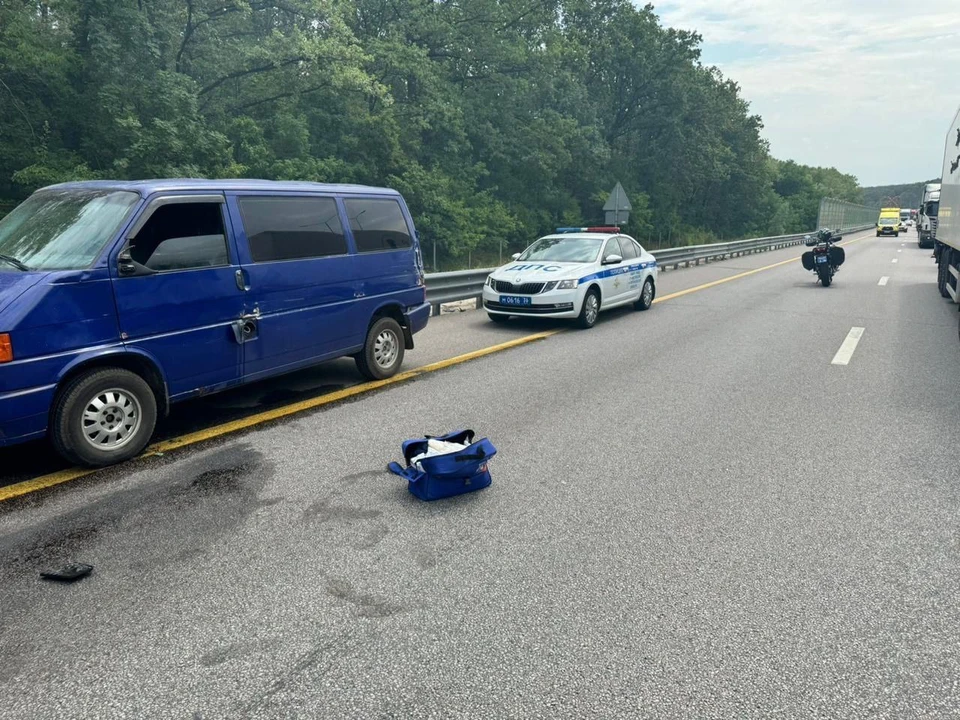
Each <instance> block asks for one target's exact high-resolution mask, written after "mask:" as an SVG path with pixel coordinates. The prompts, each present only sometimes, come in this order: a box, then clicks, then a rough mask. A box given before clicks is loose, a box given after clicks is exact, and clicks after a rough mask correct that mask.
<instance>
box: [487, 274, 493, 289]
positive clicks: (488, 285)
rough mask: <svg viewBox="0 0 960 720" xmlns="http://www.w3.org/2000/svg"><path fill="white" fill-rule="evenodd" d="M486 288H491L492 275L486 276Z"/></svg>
mask: <svg viewBox="0 0 960 720" xmlns="http://www.w3.org/2000/svg"><path fill="white" fill-rule="evenodd" d="M486 286H487V287H493V275H487V282H486Z"/></svg>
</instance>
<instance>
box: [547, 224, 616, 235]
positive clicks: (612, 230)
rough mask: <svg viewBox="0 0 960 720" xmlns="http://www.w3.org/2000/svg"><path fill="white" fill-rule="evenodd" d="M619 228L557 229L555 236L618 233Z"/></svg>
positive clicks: (607, 226)
mask: <svg viewBox="0 0 960 720" xmlns="http://www.w3.org/2000/svg"><path fill="white" fill-rule="evenodd" d="M618 232H620V228H618V227H614V226H612V225H600V226H597V227H577V228H575V227H562V228H557V234H562V233H618Z"/></svg>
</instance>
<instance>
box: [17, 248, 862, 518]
mask: <svg viewBox="0 0 960 720" xmlns="http://www.w3.org/2000/svg"><path fill="white" fill-rule="evenodd" d="M867 237H869V236H864V237H861V238H856V239H855V240H848V241H846V242H842V243H840V244H841V245H850V244H852V243H855V242H859V241H860V240H864V239H866V238H867ZM797 260H799V258H791V259H789V260H783V261H781V262H778V263H774V264H772V265H766V266H764V267H761V268H756V269H755V270H748V271H746V272H742V273H739V274H737V275H731V276H730V277H726V278H721V279H720V280H714V281H713V282H708V283H704V284H703V285H697V286H696V287H692V288H688V289H686V290H680V291H679V292H675V293H671V294H669V295H664V296H662V297H658V298H657V299H656V300H654V302H655V303H657V302H665V301H667V300H672V299H673V298H678V297H683V296H684V295H689V294H691V293H695V292H700V291H701V290H706V289H707V288H712V287H716V286H717V285H722V284H723V283H727V282H731V281H733V280H739V279H740V278H745V277H748V276H750V275H756V274H757V273H759V272H763V271H764V270H770V269H772V268H776V267H780V266H781V265H787V264H789V263H792V262H796V261H797ZM560 332H562V330H548V331H545V332H540V333H534V334H532V335H525V336H523V337H521V338H517V339H515V340H510V341H508V342H504V343H500V344H499V345H491V346H490V347H486V348H483V349H481V350H474V351H473V352H468V353H465V354H463V355H457V356H456V357H452V358H448V359H446V360H440V361H438V362H435V363H430V364H429V365H424V366H422V367H419V368H415V369H413V370H408V371H406V372H402V373H399V374H397V375H394V376H393V377H392V378H388V379H386V380H376V381H374V382H367V383H362V384H360V385H354V386H352V387H348V388H344V389H343V390H337V391H336V392H332V393H328V394H326V395H321V396H320V397H316V398H312V399H310V400H303V401H301V402H298V403H293V404H292V405H285V406H283V407H280V408H276V409H274V410H267V411H265V412H262V413H257V414H256V415H250V416H248V417H245V418H241V419H239V420H233V421H232V422H228V423H224V424H222V425H216V426H214V427H211V428H206V429H205V430H198V431H197V432H193V433H189V434H187V435H182V436H180V437H177V438H172V439H170V440H162V441H161V442H158V443H155V444H153V445H151V446H150V447H148V448H147V449H146V450H145V451H144V453H143V455H141V457H147V456H150V455H156V454H158V453H165V452H169V451H171V450H176V449H178V448H182V447H187V446H189V445H196V444H197V443H201V442H205V441H207V440H212V439H214V438H218V437H222V436H224V435H229V434H230V433H235V432H239V431H241V430H246V429H248V428H251V427H255V426H257V425H262V424H263V423H267V422H271V421H273V420H279V419H281V418H285V417H289V416H290V415H296V414H297V413H301V412H304V411H305V410H312V409H313V408H318V407H322V406H324V405H330V404H331V403H335V402H340V401H341V400H345V399H347V398H351V397H355V396H357V395H363V394H364V393H368V392H372V391H374V390H379V389H381V388H385V387H389V386H390V385H396V384H398V383H402V382H406V381H407V380H412V379H414V378H416V377H419V376H420V375H426V374H427V373H431V372H436V371H437V370H443V369H444V368H448V367H452V366H454V365H460V364H461V363H465V362H469V361H470V360H476V359H477V358H481V357H485V356H487V355H493V354H494V353H498V352H503V351H504V350H509V349H510V348H514V347H518V346H520V345H526V344H527V343H531V342H536V341H537V340H544V339H546V338H548V337H552V336H553V335H556V334H557V333H560ZM95 472H97V470H96V469H85V468H70V469H67V470H61V471H59V472H55V473H51V474H50V475H43V476H41V477H38V478H34V479H32V480H24V481H23V482H19V483H16V484H14V485H8V486H6V487H3V488H0V502H4V501H5V500H12V499H13V498H16V497H20V496H22V495H27V494H29V493H33V492H37V491H38V490H45V489H47V488H51V487H54V486H56V485H60V484H62V483H65V482H70V481H72V480H78V479H80V478H83V477H86V476H87V475H91V474H92V473H95Z"/></svg>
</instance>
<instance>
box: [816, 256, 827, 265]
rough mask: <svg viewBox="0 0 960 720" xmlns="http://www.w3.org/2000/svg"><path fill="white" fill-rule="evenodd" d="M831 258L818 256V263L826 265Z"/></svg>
mask: <svg viewBox="0 0 960 720" xmlns="http://www.w3.org/2000/svg"><path fill="white" fill-rule="evenodd" d="M827 260H829V258H828V257H827V256H826V255H817V262H818V263H825V262H826V261H827Z"/></svg>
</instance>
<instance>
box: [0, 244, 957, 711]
mask: <svg viewBox="0 0 960 720" xmlns="http://www.w3.org/2000/svg"><path fill="white" fill-rule="evenodd" d="M792 252H793V254H794V255H798V254H799V248H797V249H794V250H793V251H792ZM781 255H782V257H783V258H787V257H789V256H790V255H789V254H786V251H784V252H783V253H781ZM777 260H778V257H777V253H768V254H764V255H759V256H755V257H750V258H740V259H737V260H733V261H730V262H727V263H721V264H718V265H711V266H707V267H706V268H697V269H693V270H690V271H681V272H679V273H676V274H672V275H671V274H669V273H668V274H667V275H666V276H665V277H664V285H663V286H661V293H663V292H667V285H668V283H670V282H677V283H691V284H696V282H701V283H702V282H708V281H710V280H713V279H717V278H719V277H729V276H731V274H736V273H738V272H742V271H744V270H747V269H749V268H751V267H757V266H760V265H763V264H768V263H773V262H777ZM894 261H896V262H894ZM935 276H936V273H935V267H934V265H933V263H932V260H931V259H930V251H928V250H918V249H917V248H916V244H915V242H914V238H913V237H911V236H902V237H901V238H899V239H893V238H880V239H876V238H872V237H870V238H868V239H865V240H862V241H860V242H857V243H855V244H852V245H850V246H848V248H847V263H846V264H845V265H844V266H843V268H842V270H841V272H840V273H839V274H838V276H837V277H836V282H835V284H834V285H833V286H831V287H830V288H821V287H820V286H819V285H818V284H816V283H815V282H814V276H813V275H812V274H810V273H808V272H805V271H804V270H802V268H801V267H800V265H799V263H789V264H785V265H783V266H780V267H776V268H772V269H769V270H765V271H763V272H759V273H756V274H752V275H750V276H747V277H743V278H740V279H737V280H734V281H731V282H727V283H724V284H721V285H717V286H715V287H711V288H709V289H704V290H701V291H699V292H694V293H690V294H686V295H683V296H681V297H676V298H673V299H670V300H667V301H666V302H662V303H659V304H657V305H656V306H655V307H654V308H653V309H652V310H651V311H650V312H647V313H635V312H629V311H628V312H620V313H615V314H613V315H611V316H608V317H604V316H601V317H602V320H601V322H600V323H599V324H598V325H597V326H596V327H595V328H594V329H593V330H591V331H586V332H577V331H571V332H567V333H561V334H559V335H556V336H554V337H551V338H548V339H546V340H543V341H540V342H537V343H533V344H530V345H526V346H523V347H520V348H516V349H513V350H509V351H506V352H503V353H500V354H496V355H491V356H488V357H485V358H482V359H480V360H476V361H473V362H470V363H466V364H463V365H458V366H455V367H452V368H449V369H447V370H443V371H440V372H435V373H430V374H427V375H424V376H421V377H420V378H418V379H416V380H414V381H411V382H407V383H403V384H398V385H395V386H392V387H391V388H389V389H385V390H382V391H378V392H375V393H370V394H367V395H363V396H360V397H359V398H357V399H356V400H355V401H353V402H348V403H343V404H338V405H333V406H329V407H327V408H325V409H323V410H321V411H318V412H314V413H310V414H306V415H302V416H298V417H296V418H295V419H292V420H288V421H285V422H279V423H274V424H271V425H269V426H266V427H264V428H262V429H260V430H257V431H255V432H248V433H246V434H243V435H240V436H229V437H225V438H222V439H220V440H219V441H216V442H212V443H208V444H204V445H201V446H197V447H194V448H191V449H189V450H185V451H182V452H176V453H171V454H168V455H166V456H164V457H162V458H153V459H148V460H143V461H138V462H135V463H130V464H128V465H125V466H122V467H120V468H117V469H114V470H111V471H108V472H104V473H100V474H96V475H94V476H91V477H88V478H84V479H82V480H79V481H76V482H74V483H69V484H66V485H63V486H60V487H59V488H57V489H55V490H52V491H47V492H44V493H40V494H37V495H31V496H27V497H25V498H21V499H19V500H15V501H13V502H10V503H5V504H4V505H2V506H0V556H2V565H0V697H2V698H3V701H2V702H0V717H3V718H77V717H84V718H86V717H95V718H114V717H116V718H127V717H151V718H234V717H237V718H244V717H255V718H307V717H316V718H557V717H563V718H613V717H657V718H661V717H663V718H674V717H675V718H690V717H697V718H714V717H715V718H729V717H738V718H743V717H757V718H760V717H763V718H767V717H791V718H810V717H830V718H842V717H851V718H860V717H897V718H901V717H925V718H945V717H958V716H960V683H958V680H957V678H960V606H958V604H957V603H956V589H957V587H960V562H958V551H960V545H958V535H957V525H958V519H960V518H958V510H960V479H958V478H957V474H956V471H957V468H958V467H960V450H958V448H957V443H956V440H955V437H954V434H953V433H952V428H954V427H956V426H957V421H958V415H960V405H958V403H957V402H956V389H955V386H956V382H955V380H954V379H955V378H956V377H957V376H958V374H960V348H958V346H957V311H956V307H955V306H951V305H949V304H947V303H946V302H945V301H943V300H942V299H941V298H940V297H939V295H938V293H937V292H936V289H935V286H934V281H935ZM884 277H886V278H887V281H886V283H885V284H883V285H881V284H880V282H881V279H882V278H884ZM482 320H483V318H482V315H481V314H480V313H475V314H469V315H465V316H461V317H456V318H452V319H450V320H449V321H448V320H447V319H446V318H441V319H440V320H439V321H438V322H437V323H436V324H435V325H432V327H445V328H450V330H449V332H450V334H451V335H453V334H457V333H458V332H462V333H463V334H464V335H465V336H467V335H469V336H470V337H471V338H473V335H475V333H473V332H472V330H471V328H473V327H477V328H481V327H482V328H484V330H482V332H489V333H494V331H493V330H490V329H489V326H488V325H486V324H484V323H483V322H482ZM457 323H461V325H457ZM534 327H535V328H539V327H540V326H539V325H534ZM524 328H525V329H526V331H527V332H529V326H526V325H524V326H522V327H521V326H520V325H519V324H518V325H517V326H516V327H514V326H507V328H506V329H497V330H496V331H495V333H501V332H505V333H507V334H508V335H509V334H510V333H519V332H523V331H524ZM855 328H862V331H854V332H853V333H851V331H852V330H854V329H855ZM490 337H491V338H492V335H491V336H490ZM848 338H859V341H858V342H857V343H856V344H855V347H852V346H853V345H854V342H853V339H851V340H847V339H848ZM493 342H496V340H493ZM487 344H489V341H488V342H487ZM424 347H428V345H427V343H426V342H425V343H424ZM841 347H843V348H844V351H843V352H840V351H841ZM851 350H852V352H851ZM844 361H846V364H834V363H835V362H837V363H842V362H844ZM464 426H465V427H473V428H475V429H477V430H478V431H480V432H481V433H483V434H485V435H488V436H489V437H490V438H491V439H492V440H493V442H494V443H495V444H496V445H497V447H498V448H499V451H500V452H499V455H498V456H497V457H496V458H495V459H494V460H493V461H492V462H491V472H492V474H493V477H494V484H493V486H492V487H490V488H489V489H487V490H484V491H482V492H479V493H476V494H473V495H469V496H463V497H460V498H456V499H452V500H447V501H441V502H437V503H432V504H427V503H421V502H420V501H418V500H416V499H415V498H413V496H411V495H409V494H408V493H407V492H406V489H405V488H404V487H403V483H402V482H401V481H400V479H399V478H396V477H394V476H391V475H389V474H387V473H386V472H385V471H384V465H385V464H386V463H387V462H388V461H389V460H392V459H398V456H399V445H400V442H401V441H402V440H404V439H406V438H410V437H415V436H417V435H420V434H423V433H431V434H434V433H438V432H444V431H447V430H451V429H454V428H458V427H464ZM68 561H81V562H89V563H91V564H93V565H94V566H95V568H96V569H95V571H94V574H93V575H91V576H90V577H88V578H86V579H84V580H81V581H79V582H78V583H76V584H74V585H54V584H50V583H47V582H44V581H41V580H39V579H38V576H37V573H38V572H39V571H40V570H43V569H46V568H49V567H56V566H58V565H60V564H62V563H64V562H68Z"/></svg>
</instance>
